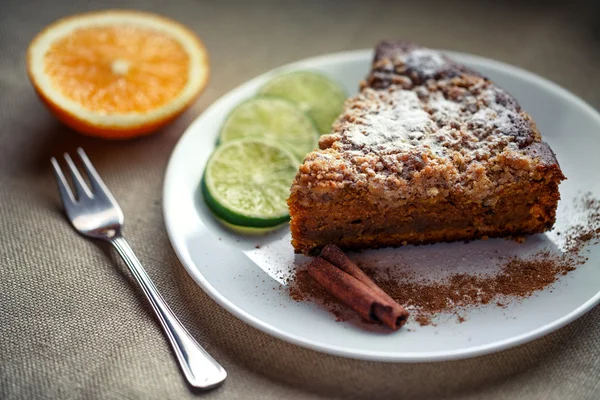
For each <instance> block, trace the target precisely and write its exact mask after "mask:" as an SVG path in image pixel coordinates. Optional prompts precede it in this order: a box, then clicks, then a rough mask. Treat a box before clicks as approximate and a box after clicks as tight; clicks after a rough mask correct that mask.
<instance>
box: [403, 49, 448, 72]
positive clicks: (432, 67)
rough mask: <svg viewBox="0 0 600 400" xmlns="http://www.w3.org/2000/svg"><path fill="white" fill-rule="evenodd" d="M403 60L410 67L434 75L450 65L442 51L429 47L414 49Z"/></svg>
mask: <svg viewBox="0 0 600 400" xmlns="http://www.w3.org/2000/svg"><path fill="white" fill-rule="evenodd" d="M402 61H404V64H405V65H406V66H407V67H408V68H410V69H414V70H418V71H419V72H420V73H421V74H422V75H425V76H434V75H436V74H437V73H439V72H440V71H443V70H445V69H446V68H447V67H448V62H447V61H446V59H444V57H443V56H442V55H441V54H440V53H438V52H436V51H433V50H429V49H416V50H413V51H411V52H410V53H408V54H407V55H406V56H405V58H404V60H402Z"/></svg>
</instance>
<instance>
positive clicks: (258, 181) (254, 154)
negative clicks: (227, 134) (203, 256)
mask: <svg viewBox="0 0 600 400" xmlns="http://www.w3.org/2000/svg"><path fill="white" fill-rule="evenodd" d="M297 166H298V160H297V159H296V157H295V156H294V154H292V153H291V152H290V151H289V150H287V149H286V148H284V147H282V146H280V145H277V144H274V143H269V142H267V141H266V140H262V139H240V140H235V141H232V142H228V143H224V144H222V145H221V146H220V147H218V148H217V149H216V150H215V151H214V153H213V154H212V155H211V157H210V159H209V160H208V162H207V164H206V168H205V170H204V175H203V178H202V182H201V187H202V192H203V195H204V199H205V201H206V204H207V205H208V207H209V208H210V210H211V211H212V212H213V213H214V214H215V215H216V216H218V217H219V218H221V219H223V220H224V221H226V222H228V223H230V224H233V225H237V226H244V227H254V228H267V227H276V226H277V225H280V224H282V223H284V222H287V221H288V220H289V211H288V207H287V202H286V200H287V198H288V196H289V188H290V186H291V184H292V181H293V180H294V177H295V175H296V171H297Z"/></svg>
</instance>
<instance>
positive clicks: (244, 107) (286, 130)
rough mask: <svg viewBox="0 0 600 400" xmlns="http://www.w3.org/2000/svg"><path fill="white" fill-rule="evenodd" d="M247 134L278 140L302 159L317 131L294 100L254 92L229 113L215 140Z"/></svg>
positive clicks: (242, 136) (271, 140) (237, 137)
mask: <svg viewBox="0 0 600 400" xmlns="http://www.w3.org/2000/svg"><path fill="white" fill-rule="evenodd" d="M247 138H259V139H264V140H267V141H268V142H271V143H278V144H280V145H281V146H283V147H285V148H287V149H288V150H289V151H291V152H292V153H294V155H295V156H296V158H298V159H299V160H303V159H304V156H306V154H307V153H309V152H310V151H312V150H314V149H315V148H316V147H317V142H318V140H319V131H318V130H317V127H316V125H315V123H314V122H313V121H312V119H311V118H310V117H309V116H308V115H307V114H306V113H304V112H303V111H302V110H300V109H299V108H298V107H297V106H296V105H295V103H293V102H291V101H289V100H286V99H282V98H279V97H274V96H257V97H254V98H251V99H249V100H246V101H244V102H243V103H241V104H239V105H238V106H237V107H235V108H234V109H233V110H232V111H231V112H230V113H229V115H228V116H227V118H226V120H225V122H224V123H223V126H222V127H221V132H220V134H219V140H218V143H227V142H230V141H232V140H239V139H247Z"/></svg>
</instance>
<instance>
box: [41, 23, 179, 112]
mask: <svg viewBox="0 0 600 400" xmlns="http://www.w3.org/2000/svg"><path fill="white" fill-rule="evenodd" d="M44 61H45V65H44V70H45V73H46V74H47V75H48V76H49V77H50V79H51V80H52V83H53V86H54V87H55V89H56V90H58V91H59V92H61V93H62V94H63V95H64V96H66V97H67V98H69V99H71V100H73V101H75V102H76V103H78V104H81V106H82V107H84V108H86V109H88V110H90V111H94V112H99V113H105V114H124V113H131V112H138V113H144V112H147V111H150V110H153V109H156V108H157V107H160V106H162V105H164V104H167V103H168V102H169V101H171V100H172V99H174V98H175V97H176V96H177V95H178V94H179V93H180V92H181V90H182V89H183V88H184V87H185V85H186V83H187V81H188V73H189V71H188V68H189V67H188V66H189V56H188V54H187V53H186V51H185V50H184V48H183V46H182V45H181V44H180V43H178V42H177V41H176V40H174V39H172V38H170V37H168V36H166V35H165V34H163V33H161V32H159V31H156V30H153V29H150V28H142V27H135V26H100V27H91V28H80V29H77V30H75V31H73V32H72V33H70V34H69V35H68V36H66V37H64V38H62V39H59V40H57V41H55V42H54V43H53V44H52V45H51V46H50V49H49V50H48V52H47V53H46V55H45V57H44Z"/></svg>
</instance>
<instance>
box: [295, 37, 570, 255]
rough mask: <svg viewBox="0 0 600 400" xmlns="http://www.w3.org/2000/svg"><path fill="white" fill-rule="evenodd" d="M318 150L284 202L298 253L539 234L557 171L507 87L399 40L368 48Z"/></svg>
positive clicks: (549, 221) (552, 205)
mask: <svg viewBox="0 0 600 400" xmlns="http://www.w3.org/2000/svg"><path fill="white" fill-rule="evenodd" d="M319 148H320V149H319V150H317V151H314V152H312V153H309V154H308V155H307V156H306V158H305V160H304V163H303V164H302V165H301V166H300V170H299V172H298V174H297V176H296V179H295V181H294V183H293V185H292V188H291V194H290V198H289V200H288V204H289V208H290V214H291V231H292V244H293V246H294V249H295V251H296V252H299V253H305V254H314V253H315V252H318V250H319V249H320V248H322V247H323V246H325V245H326V244H329V243H332V244H336V245H338V246H339V247H341V248H344V249H359V248H377V247H385V246H399V245H404V244H407V243H413V244H418V243H432V242H439V241H454V240H465V239H476V238H482V237H498V236H508V235H522V234H531V233H537V232H544V231H546V230H548V229H550V228H551V227H552V225H553V224H554V221H555V215H556V206H557V203H558V200H559V199H560V194H559V191H558V185H559V183H560V182H561V181H562V180H564V179H565V177H564V175H563V174H562V172H561V169H560V167H559V165H558V162H557V161H556V157H555V155H554V153H553V152H552V150H551V149H550V148H549V147H548V145H547V144H546V143H545V142H543V141H542V140H541V136H540V132H539V131H538V129H537V128H536V125H535V123H534V121H533V120H532V119H531V117H530V116H529V115H528V114H527V113H525V112H524V111H523V110H522V109H521V107H520V106H519V104H518V103H517V101H516V100H515V99H514V98H513V97H512V96H510V95H509V94H508V93H506V92H505V91H504V90H502V89H500V88H498V87H497V86H496V85H494V84H493V83H492V82H490V80H488V79H487V78H485V77H483V76H481V75H480V74H479V73H477V72H475V71H472V70H470V69H469V68H467V67H465V66H463V65H460V64H458V63H456V62H454V61H452V60H450V59H449V58H448V57H446V56H444V55H442V54H441V53H439V52H436V51H433V50H429V49H425V48H421V47H418V46H415V45H413V44H410V43H405V42H383V43H381V44H379V45H378V46H377V49H376V54H375V59H374V61H373V66H372V70H371V73H370V74H369V76H368V77H367V79H366V80H365V81H364V82H362V84H361V91H360V93H359V94H358V95H357V96H355V97H353V98H351V99H349V100H347V102H346V104H345V108H344V111H343V113H342V115H340V117H339V118H338V120H337V121H336V122H335V123H334V125H333V128H332V133H331V134H328V135H325V136H322V137H321V140H320V142H319Z"/></svg>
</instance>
